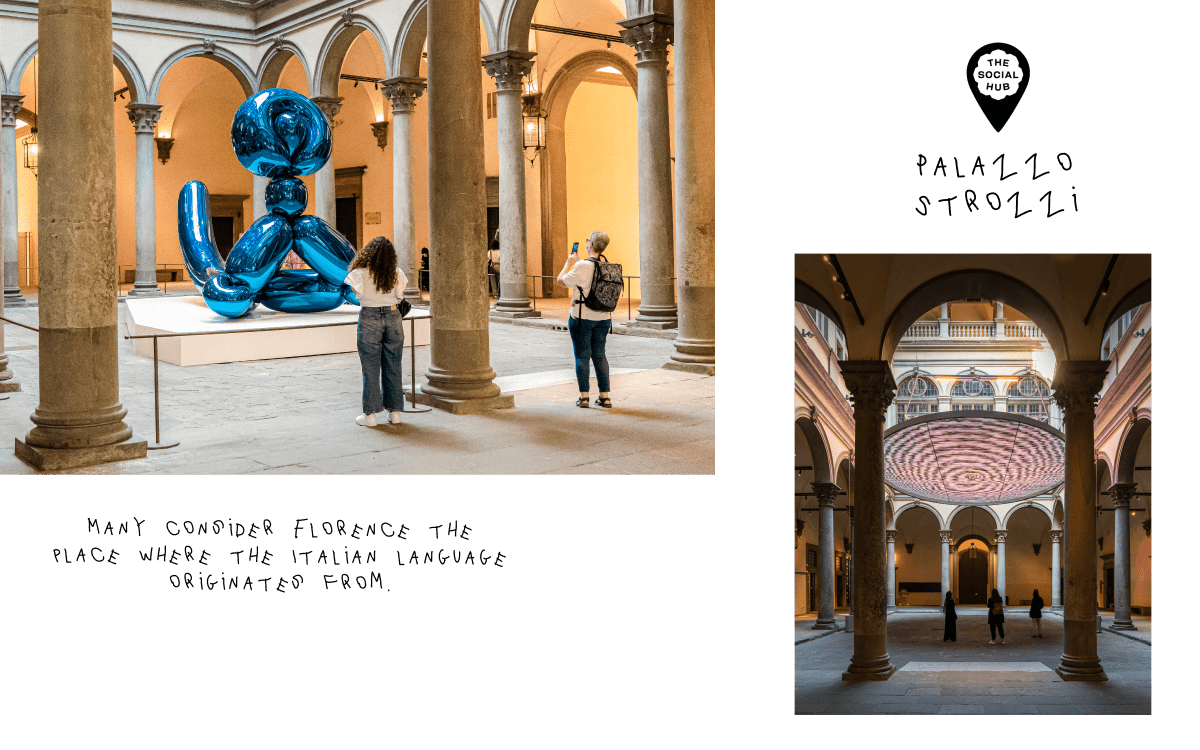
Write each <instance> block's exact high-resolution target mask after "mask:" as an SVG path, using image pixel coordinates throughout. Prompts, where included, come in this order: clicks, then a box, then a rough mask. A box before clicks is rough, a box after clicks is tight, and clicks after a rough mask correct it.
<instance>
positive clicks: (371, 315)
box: [346, 237, 408, 427]
mask: <svg viewBox="0 0 1200 750" xmlns="http://www.w3.org/2000/svg"><path fill="white" fill-rule="evenodd" d="M346 283H347V284H349V285H350V288H351V289H353V290H354V293H355V294H357V295H358V304H359V305H360V306H361V308H362V309H361V310H360V312H359V313H358V359H359V362H360V363H361V364H362V371H363V395H362V405H363V413H362V416H360V417H358V418H356V419H355V420H354V421H355V422H356V423H358V424H360V425H362V426H363V427H374V426H375V414H376V413H378V412H379V411H381V410H383V409H387V411H388V422H390V423H391V424H396V423H398V422H399V421H400V412H401V411H403V410H404V390H403V388H404V381H403V375H402V374H401V371H400V366H401V358H402V356H403V354H404V328H403V325H404V316H403V315H402V314H401V313H400V298H401V297H403V296H404V287H405V286H407V285H408V279H407V278H406V277H405V276H404V272H403V271H401V270H400V264H399V263H398V262H397V260H396V248H395V247H393V246H392V243H391V241H390V240H388V238H386V237H376V238H375V239H373V240H371V241H370V242H368V243H367V245H366V247H364V248H363V249H362V250H359V251H358V253H357V254H356V255H355V256H354V260H352V261H350V273H348V274H346ZM381 380H382V382H383V392H382V394H381V393H380V381H381Z"/></svg>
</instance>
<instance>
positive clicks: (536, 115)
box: [521, 94, 546, 166]
mask: <svg viewBox="0 0 1200 750" xmlns="http://www.w3.org/2000/svg"><path fill="white" fill-rule="evenodd" d="M521 110H522V114H521V131H522V133H523V138H522V147H523V148H524V150H525V158H527V159H529V165H530V166H533V160H534V159H536V158H537V155H538V152H540V151H543V150H545V148H546V113H545V112H543V111H542V95H541V94H527V95H525V96H522V97H521ZM530 149H533V156H530V155H529V150H530Z"/></svg>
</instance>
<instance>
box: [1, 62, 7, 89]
mask: <svg viewBox="0 0 1200 750" xmlns="http://www.w3.org/2000/svg"><path fill="white" fill-rule="evenodd" d="M7 93H8V76H7V75H5V73H4V63H3V62H0V94H7Z"/></svg>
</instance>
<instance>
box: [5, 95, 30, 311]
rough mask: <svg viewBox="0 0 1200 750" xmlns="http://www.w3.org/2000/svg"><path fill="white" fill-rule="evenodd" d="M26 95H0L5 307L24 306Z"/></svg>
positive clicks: (26, 302)
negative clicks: (21, 160)
mask: <svg viewBox="0 0 1200 750" xmlns="http://www.w3.org/2000/svg"><path fill="white" fill-rule="evenodd" d="M24 98H25V96H24V95H23V94H3V95H0V257H2V258H3V260H4V305H5V306H6V307H24V306H25V305H26V304H28V301H27V300H26V299H25V297H24V296H22V295H21V282H20V265H21V260H20V258H19V257H18V256H17V112H19V111H20V110H21V101H22V100H23V99H24Z"/></svg>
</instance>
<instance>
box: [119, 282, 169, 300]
mask: <svg viewBox="0 0 1200 750" xmlns="http://www.w3.org/2000/svg"><path fill="white" fill-rule="evenodd" d="M128 296H130V297H164V296H166V293H165V292H163V290H162V289H160V288H159V287H158V284H152V283H145V284H142V283H140V282H135V283H134V285H133V289H130V290H129V295H128Z"/></svg>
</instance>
